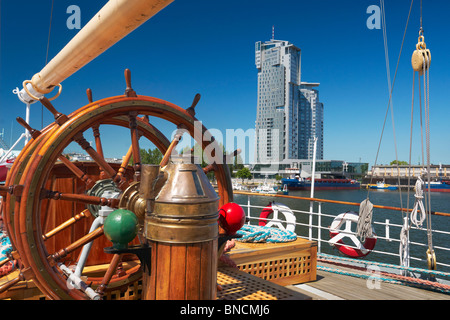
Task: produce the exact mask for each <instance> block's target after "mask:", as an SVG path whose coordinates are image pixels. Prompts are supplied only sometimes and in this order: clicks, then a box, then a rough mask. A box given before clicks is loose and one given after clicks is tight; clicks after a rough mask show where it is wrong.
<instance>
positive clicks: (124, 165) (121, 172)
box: [115, 146, 133, 181]
mask: <svg viewBox="0 0 450 320" xmlns="http://www.w3.org/2000/svg"><path fill="white" fill-rule="evenodd" d="M132 154H133V146H130V148H129V149H128V152H127V154H126V155H125V157H124V158H123V160H122V164H121V165H120V168H119V170H118V172H117V175H116V178H115V180H117V181H120V180H122V178H123V175H124V173H125V170H126V168H127V167H128V163H129V162H130V159H131V155H132Z"/></svg>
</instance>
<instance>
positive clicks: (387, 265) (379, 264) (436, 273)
mask: <svg viewBox="0 0 450 320" xmlns="http://www.w3.org/2000/svg"><path fill="white" fill-rule="evenodd" d="M317 256H318V257H322V259H324V260H325V259H327V258H328V259H329V260H342V261H347V262H354V263H359V264H361V263H365V264H371V265H376V266H380V267H385V268H391V269H399V270H407V271H410V272H419V273H426V274H431V275H437V276H443V277H450V273H448V272H443V271H436V270H428V269H421V268H414V267H406V266H399V265H394V264H389V263H384V262H376V261H367V260H361V259H352V258H347V257H339V256H334V255H330V254H326V253H318V254H317Z"/></svg>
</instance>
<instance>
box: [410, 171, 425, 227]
mask: <svg viewBox="0 0 450 320" xmlns="http://www.w3.org/2000/svg"><path fill="white" fill-rule="evenodd" d="M415 189H416V193H415V194H414V197H415V198H416V202H415V203H414V207H413V209H412V211H411V223H413V224H414V225H415V226H416V227H418V228H420V227H422V224H423V222H424V221H425V218H426V211H425V208H424V206H423V202H422V199H423V180H422V178H421V177H420V176H419V177H418V178H417V181H416V185H415ZM419 208H420V218H417V215H418V210H419Z"/></svg>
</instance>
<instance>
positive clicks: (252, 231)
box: [236, 224, 297, 243]
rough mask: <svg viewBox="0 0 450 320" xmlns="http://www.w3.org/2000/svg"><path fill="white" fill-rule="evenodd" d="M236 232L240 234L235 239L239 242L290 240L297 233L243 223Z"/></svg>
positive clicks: (293, 238)
mask: <svg viewBox="0 0 450 320" xmlns="http://www.w3.org/2000/svg"><path fill="white" fill-rule="evenodd" d="M236 234H237V235H238V236H240V237H239V238H236V241H241V242H269V243H277V242H280V243H281V242H290V241H294V240H296V239H297V235H296V234H295V233H294V232H292V231H289V230H281V229H278V228H271V227H262V226H253V225H249V224H245V225H243V226H242V228H241V229H239V230H238V231H237V232H236Z"/></svg>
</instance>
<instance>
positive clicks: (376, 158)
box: [367, 0, 414, 198]
mask: <svg viewBox="0 0 450 320" xmlns="http://www.w3.org/2000/svg"><path fill="white" fill-rule="evenodd" d="M413 3H414V0H411V6H410V8H409V13H408V19H407V21H406V26H405V31H404V33H403V39H402V45H401V47H400V53H399V55H398V59H397V66H396V67H395V73H394V79H393V81H392V87H391V88H390V93H389V101H388V106H387V109H386V114H385V116H384V122H383V128H382V130H381V136H380V141H379V143H378V149H377V153H376V156H375V162H374V165H373V166H374V167H375V166H376V165H377V161H378V155H379V153H380V147H381V141H382V140H383V133H384V128H385V126H386V119H387V115H388V112H389V106H390V104H391V98H392V92H393V90H394V85H395V80H396V78H397V71H398V66H399V64H400V57H401V55H402V51H403V44H404V43H405V37H406V31H407V30H408V24H409V18H410V16H411V10H412V7H413ZM372 180H373V175H371V178H370V183H371V184H372ZM369 193H370V188H368V189H367V198H368V197H369Z"/></svg>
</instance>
